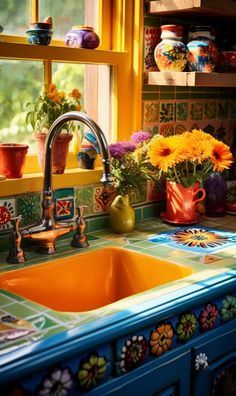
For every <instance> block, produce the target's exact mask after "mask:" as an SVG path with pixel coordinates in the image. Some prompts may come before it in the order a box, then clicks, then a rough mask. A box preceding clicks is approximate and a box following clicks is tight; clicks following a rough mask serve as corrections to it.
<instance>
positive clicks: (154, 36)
mask: <svg viewBox="0 0 236 396" xmlns="http://www.w3.org/2000/svg"><path fill="white" fill-rule="evenodd" d="M159 42H160V28H159V27H150V26H146V27H145V28H144V67H143V70H144V71H156V70H158V67H157V65H156V62H155V59H154V50H155V47H156V45H157V44H158V43H159Z"/></svg>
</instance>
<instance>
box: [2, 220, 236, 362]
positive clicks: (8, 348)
mask: <svg viewBox="0 0 236 396" xmlns="http://www.w3.org/2000/svg"><path fill="white" fill-rule="evenodd" d="M197 226H204V227H209V228H214V229H217V230H224V231H230V232H236V226H235V218H234V217H233V216H230V215H226V216H225V217H224V218H218V219H215V218H214V219H210V218H206V217H205V218H203V221H202V223H201V224H198V225H197ZM175 229H176V227H173V226H170V225H168V224H166V223H163V222H162V221H161V220H160V219H157V218H151V219H148V220H145V221H142V222H138V223H137V225H136V228H135V230H134V231H133V232H132V233H130V234H126V235H115V234H113V233H112V232H111V230H110V229H104V230H101V231H96V232H91V233H90V234H89V235H88V240H89V247H88V248H86V251H88V252H89V251H92V250H96V249H99V248H101V247H104V246H119V247H122V248H125V249H129V250H134V251H138V252H142V253H146V254H149V255H152V256H156V257H158V258H161V259H166V260H168V261H172V262H175V263H181V264H184V265H190V266H192V267H193V268H194V270H195V272H194V273H193V274H192V275H190V276H188V277H186V278H183V279H181V280H178V281H174V282H171V283H169V284H167V285H162V286H159V287H157V288H154V289H152V290H150V291H146V292H143V293H139V294H136V295H134V296H131V297H127V298H125V299H123V300H120V301H117V302H115V303H113V304H110V305H108V306H106V307H103V308H99V309H95V310H92V311H87V312H82V313H81V312H79V313H70V312H63V313H60V312H57V311H53V310H51V309H48V308H47V307H44V306H41V305H39V304H36V303H34V302H32V301H29V300H26V299H24V298H22V297H20V296H18V295H15V294H12V293H10V292H7V291H4V290H2V289H0V356H2V357H5V358H6V357H7V356H8V355H9V360H10V359H12V358H13V354H12V353H16V351H17V354H18V356H19V357H20V356H24V353H25V352H24V351H27V353H29V351H30V350H31V349H32V348H34V347H35V348H36V349H37V348H39V350H40V348H41V347H40V345H44V347H45V348H46V346H47V345H48V343H49V342H50V343H55V345H56V344H57V343H60V342H61V341H62V339H63V337H64V338H66V337H74V336H76V337H79V336H80V335H83V334H85V333H86V334H89V332H94V330H97V329H101V328H104V327H105V326H107V325H108V324H109V323H111V322H112V321H113V320H118V319H117V318H118V317H117V315H119V318H121V317H123V318H127V317H128V315H129V316H130V317H131V316H134V315H136V314H137V313H140V312H145V311H146V310H149V309H153V308H154V307H155V304H159V305H160V304H162V303H164V302H165V303H166V301H167V300H168V298H170V299H172V300H173V298H178V297H179V296H184V295H185V294H186V293H189V287H190V286H193V285H194V287H195V289H194V290H195V291H196V290H199V289H200V288H204V287H209V284H210V283H206V280H207V279H213V280H214V282H218V283H219V279H221V278H222V279H225V278H226V277H228V278H232V277H235V276H236V244H235V245H231V246H230V247H228V248H222V247H221V249H219V250H218V249H217V250H216V251H214V253H210V254H201V253H196V252H191V251H188V250H182V249H181V248H179V249H176V248H173V247H170V246H166V245H165V244H161V243H157V244H154V243H151V242H150V241H148V238H149V237H150V236H153V235H155V234H160V233H162V232H166V231H168V230H175ZM70 242H71V235H70V236H69V238H64V239H61V240H57V242H56V246H57V253H56V255H54V256H53V259H55V257H65V256H68V255H75V254H76V255H78V254H80V252H81V251H82V252H83V253H84V252H85V250H84V249H83V250H81V251H78V249H74V248H71V247H70ZM6 256H7V252H5V253H1V254H0V273H4V272H6V271H11V270H14V269H19V268H24V267H26V266H32V265H34V264H38V263H41V262H42V261H43V262H45V265H47V261H49V260H51V257H48V256H47V257H45V256H44V258H43V259H42V255H39V254H37V253H35V252H33V251H32V250H30V249H26V256H27V262H26V263H24V264H21V265H10V264H7V263H6ZM217 277H218V278H217ZM217 279H218V280H217ZM39 281H42V280H39ZM214 282H213V283H214ZM187 290H188V291H187ZM185 291H186V293H185ZM9 315H10V317H11V316H12V317H13V318H15V320H13V322H12V324H11V323H9V321H7V323H4V321H3V320H1V319H2V318H4V317H7V316H9ZM59 335H62V338H60V337H59ZM10 356H11V357H10ZM0 365H1V358H0Z"/></svg>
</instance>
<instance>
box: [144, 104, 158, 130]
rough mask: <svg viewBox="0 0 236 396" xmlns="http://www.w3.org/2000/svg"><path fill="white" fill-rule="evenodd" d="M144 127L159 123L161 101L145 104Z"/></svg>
mask: <svg viewBox="0 0 236 396" xmlns="http://www.w3.org/2000/svg"><path fill="white" fill-rule="evenodd" d="M143 114H144V122H143V123H144V127H146V126H150V125H153V124H158V122H159V101H151V100H147V101H144V102H143Z"/></svg>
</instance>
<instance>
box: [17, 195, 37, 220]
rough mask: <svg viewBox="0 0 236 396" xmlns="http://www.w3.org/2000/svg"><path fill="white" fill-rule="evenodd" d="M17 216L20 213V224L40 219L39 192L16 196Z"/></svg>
mask: <svg viewBox="0 0 236 396" xmlns="http://www.w3.org/2000/svg"><path fill="white" fill-rule="evenodd" d="M16 212H17V216H18V215H20V214H21V215H22V219H21V222H20V225H21V226H26V225H30V224H34V223H36V222H37V221H39V219H40V215H41V198H40V195H39V194H25V195H20V196H18V197H17V198H16Z"/></svg>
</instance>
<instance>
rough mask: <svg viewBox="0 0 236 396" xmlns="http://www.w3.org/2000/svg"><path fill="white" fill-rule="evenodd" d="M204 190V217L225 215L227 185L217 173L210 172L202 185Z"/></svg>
mask: <svg viewBox="0 0 236 396" xmlns="http://www.w3.org/2000/svg"><path fill="white" fill-rule="evenodd" d="M204 188H205V190H206V199H205V207H206V215H207V216H209V217H222V216H224V215H225V210H226V198H227V183H226V180H225V179H224V178H223V176H222V175H221V174H220V173H218V172H212V173H211V174H210V176H209V177H208V178H207V180H206V181H205V183H204Z"/></svg>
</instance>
